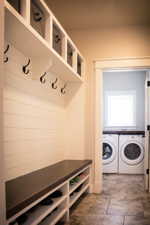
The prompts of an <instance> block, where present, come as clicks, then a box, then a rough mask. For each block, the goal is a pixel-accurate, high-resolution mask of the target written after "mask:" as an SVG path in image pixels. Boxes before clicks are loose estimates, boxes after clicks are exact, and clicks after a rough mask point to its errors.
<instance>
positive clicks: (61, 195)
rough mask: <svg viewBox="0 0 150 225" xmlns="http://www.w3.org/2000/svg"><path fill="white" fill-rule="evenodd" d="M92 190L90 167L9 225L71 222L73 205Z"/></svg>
mask: <svg viewBox="0 0 150 225" xmlns="http://www.w3.org/2000/svg"><path fill="white" fill-rule="evenodd" d="M89 189H90V166H86V167H85V168H84V169H81V170H79V171H78V172H77V173H75V174H74V175H73V176H71V177H69V178H68V179H67V180H66V181H64V182H63V183H62V184H59V185H58V186H57V187H55V188H54V189H53V190H51V191H50V192H48V193H47V194H45V195H43V196H42V197H40V198H39V199H38V200H36V201H35V202H33V203H32V204H30V205H29V206H27V207H26V208H24V209H23V210H22V211H20V212H19V213H17V214H15V215H14V216H13V217H10V218H9V219H8V221H7V225H58V224H59V225H61V224H64V222H66V221H68V220H69V212H70V208H71V207H72V205H73V204H74V203H75V202H76V201H77V200H78V199H79V198H80V197H81V195H82V194H84V193H87V192H89Z"/></svg>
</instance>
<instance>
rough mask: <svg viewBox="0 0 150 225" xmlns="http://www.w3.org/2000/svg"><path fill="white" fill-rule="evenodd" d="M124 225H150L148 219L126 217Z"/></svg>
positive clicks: (149, 218) (149, 219)
mask: <svg viewBox="0 0 150 225" xmlns="http://www.w3.org/2000/svg"><path fill="white" fill-rule="evenodd" d="M108 225H109V224H108ZM124 225H150V217H139V216H126V217H125V222H124Z"/></svg>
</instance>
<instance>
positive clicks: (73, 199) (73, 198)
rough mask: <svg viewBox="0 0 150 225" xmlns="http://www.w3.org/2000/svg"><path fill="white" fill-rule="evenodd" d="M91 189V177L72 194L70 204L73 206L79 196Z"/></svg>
mask: <svg viewBox="0 0 150 225" xmlns="http://www.w3.org/2000/svg"><path fill="white" fill-rule="evenodd" d="M88 189H89V178H88V179H87V180H85V181H84V182H83V183H82V184H80V186H78V188H76V189H75V191H73V192H72V193H71V194H70V199H69V206H70V207H71V206H72V205H73V204H74V203H75V202H76V201H77V200H78V198H79V197H80V196H81V195H82V194H83V193H84V192H86V191H88Z"/></svg>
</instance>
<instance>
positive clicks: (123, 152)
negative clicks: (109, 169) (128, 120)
mask: <svg viewBox="0 0 150 225" xmlns="http://www.w3.org/2000/svg"><path fill="white" fill-rule="evenodd" d="M119 173H125V174H143V173H144V137H143V136H142V135H120V136H119Z"/></svg>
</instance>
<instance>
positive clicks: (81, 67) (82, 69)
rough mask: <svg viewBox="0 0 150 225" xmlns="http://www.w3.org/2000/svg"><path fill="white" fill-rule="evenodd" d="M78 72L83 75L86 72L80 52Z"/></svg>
mask: <svg viewBox="0 0 150 225" xmlns="http://www.w3.org/2000/svg"><path fill="white" fill-rule="evenodd" d="M77 74H79V75H80V76H83V74H84V62H83V59H82V57H81V56H80V55H79V54H77Z"/></svg>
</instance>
